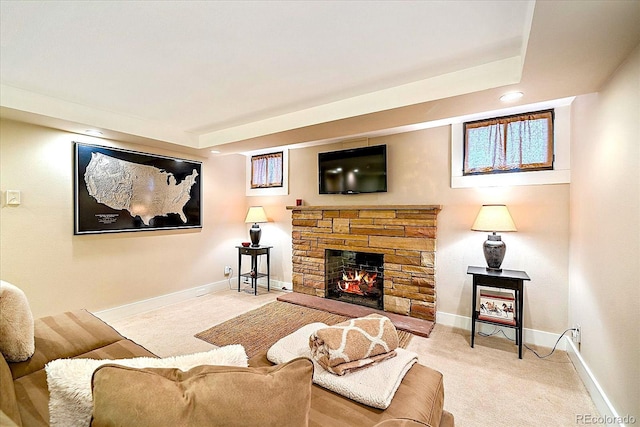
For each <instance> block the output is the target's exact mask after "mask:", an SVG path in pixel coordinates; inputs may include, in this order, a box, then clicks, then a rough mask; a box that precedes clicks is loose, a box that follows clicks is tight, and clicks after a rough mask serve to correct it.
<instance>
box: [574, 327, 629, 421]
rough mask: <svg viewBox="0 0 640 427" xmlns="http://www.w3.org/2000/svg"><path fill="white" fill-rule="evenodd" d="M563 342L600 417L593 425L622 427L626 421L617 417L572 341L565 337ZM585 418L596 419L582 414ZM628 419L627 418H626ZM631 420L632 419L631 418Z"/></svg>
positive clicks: (594, 415)
mask: <svg viewBox="0 0 640 427" xmlns="http://www.w3.org/2000/svg"><path fill="white" fill-rule="evenodd" d="M564 341H566V342H567V354H568V355H569V359H571V362H572V363H573V366H574V367H575V368H576V371H577V372H578V376H579V377H580V379H581V380H582V382H583V383H584V385H585V387H586V388H587V391H588V392H589V394H590V395H591V399H592V400H593V403H594V404H595V405H596V408H597V409H598V412H600V416H599V417H598V419H597V420H594V421H593V423H596V422H597V423H599V424H605V425H607V426H620V427H624V426H625V423H626V422H627V420H625V417H621V416H619V415H618V412H617V411H616V409H615V408H614V407H613V405H612V404H611V401H610V400H609V398H608V397H607V395H606V394H605V392H604V390H603V389H602V387H600V384H599V383H598V380H597V379H596V377H595V376H594V375H593V373H592V372H591V369H589V366H588V365H587V364H586V362H585V361H584V359H583V358H582V355H581V354H580V350H578V348H577V347H576V345H575V344H574V342H573V341H571V339H570V338H568V337H567V339H565V340H564ZM584 415H585V416H589V415H591V416H593V417H596V416H597V414H584ZM627 418H628V417H627ZM632 418H633V417H632ZM629 422H630V423H633V424H635V419H633V420H630V421H629Z"/></svg>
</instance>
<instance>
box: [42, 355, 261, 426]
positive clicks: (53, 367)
mask: <svg viewBox="0 0 640 427" xmlns="http://www.w3.org/2000/svg"><path fill="white" fill-rule="evenodd" d="M247 360H248V358H247V353H246V352H245V350H244V347H243V346H241V345H239V344H234V345H228V346H225V347H220V348H217V349H214V350H210V351H207V352H202V353H195V354H187V355H184V356H174V357H167V358H164V359H156V358H153V357H137V358H134V359H117V360H107V359H102V360H96V359H56V360H53V361H51V362H49V363H47V365H46V366H45V370H46V372H47V384H48V386H49V423H50V425H51V427H88V426H89V424H90V423H91V414H92V411H93V400H92V396H91V378H92V376H93V372H94V371H95V370H96V369H97V368H98V367H99V366H101V365H105V364H107V363H112V364H117V365H122V366H129V367H132V368H178V369H180V370H182V371H188V370H189V369H191V368H193V367H195V366H201V365H224V366H242V367H247V366H248V362H247Z"/></svg>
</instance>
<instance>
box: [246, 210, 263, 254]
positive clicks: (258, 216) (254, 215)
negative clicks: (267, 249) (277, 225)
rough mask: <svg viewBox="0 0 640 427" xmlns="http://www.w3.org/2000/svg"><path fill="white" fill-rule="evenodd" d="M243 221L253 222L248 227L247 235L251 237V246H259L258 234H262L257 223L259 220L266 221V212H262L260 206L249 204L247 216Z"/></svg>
mask: <svg viewBox="0 0 640 427" xmlns="http://www.w3.org/2000/svg"><path fill="white" fill-rule="evenodd" d="M244 222H246V223H253V225H252V226H251V228H250V229H249V237H251V246H252V247H254V248H255V247H257V246H260V236H261V235H262V230H261V229H260V226H259V225H258V223H259V222H267V214H266V213H265V212H264V209H263V207H262V206H251V207H250V208H249V211H248V212H247V217H246V218H245V220H244Z"/></svg>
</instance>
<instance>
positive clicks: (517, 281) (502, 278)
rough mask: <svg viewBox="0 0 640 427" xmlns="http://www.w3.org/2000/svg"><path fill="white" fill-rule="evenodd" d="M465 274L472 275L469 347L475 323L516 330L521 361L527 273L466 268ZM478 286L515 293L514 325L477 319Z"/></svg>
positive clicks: (472, 340)
mask: <svg viewBox="0 0 640 427" xmlns="http://www.w3.org/2000/svg"><path fill="white" fill-rule="evenodd" d="M467 274H471V275H473V301H472V307H473V313H472V316H471V347H473V343H474V339H475V336H476V322H482V323H488V324H491V325H496V326H502V327H507V328H513V329H515V330H516V344H517V345H518V358H520V359H522V324H523V319H524V316H523V314H524V313H523V307H524V303H523V301H524V281H525V280H531V279H530V278H529V276H528V275H527V273H525V272H524V271H518V270H502V271H498V272H496V271H491V270H487V269H486V268H485V267H472V266H469V267H468V268H467ZM478 286H481V287H490V288H499V289H510V290H513V291H515V302H516V312H515V316H514V320H515V325H509V324H505V323H501V322H497V321H496V322H494V321H491V320H486V318H485V319H479V318H478V316H479V315H480V311H479V310H476V306H477V301H478V300H477V295H478Z"/></svg>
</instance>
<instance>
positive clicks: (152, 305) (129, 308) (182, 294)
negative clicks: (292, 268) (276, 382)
mask: <svg viewBox="0 0 640 427" xmlns="http://www.w3.org/2000/svg"><path fill="white" fill-rule="evenodd" d="M262 282H264V283H262ZM244 286H245V285H244V283H241V284H240V288H241V289H243V288H244ZM258 286H259V287H260V288H265V289H266V288H267V283H266V280H262V279H261V280H260V281H259V282H258ZM269 287H270V288H271V289H274V290H285V291H287V290H291V284H290V283H287V282H282V281H279V280H271V281H270V283H269ZM283 288H285V289H283ZM227 289H238V281H237V278H235V277H234V278H232V279H231V280H230V281H229V280H227V279H225V280H221V281H219V282H214V283H209V284H206V285H202V286H197V287H195V288H189V289H184V290H182V291H177V292H172V293H170V294H165V295H160V296H157V297H153V298H148V299H144V300H141V301H136V302H132V303H129V304H125V305H121V306H119V307H113V308H108V309H106V310H101V311H97V312H95V313H94V314H95V315H96V316H98V317H99V318H101V319H102V320H104V321H105V322H107V323H109V322H112V321H115V320H120V319H123V318H125V317H128V316H133V315H136V314H140V313H144V312H147V311H150V310H155V309H157V308H162V307H164V306H167V305H170V304H176V303H179V302H182V301H186V300H188V299H191V298H196V297H200V296H203V295H207V294H210V293H213V292H220V291H224V290H227Z"/></svg>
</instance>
